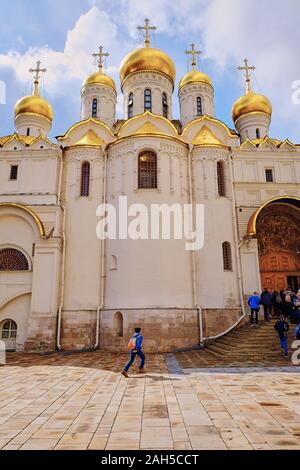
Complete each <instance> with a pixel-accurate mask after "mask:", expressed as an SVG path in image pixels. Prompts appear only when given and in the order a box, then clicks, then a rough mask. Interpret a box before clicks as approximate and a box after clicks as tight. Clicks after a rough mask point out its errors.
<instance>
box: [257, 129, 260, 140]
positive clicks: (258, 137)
mask: <svg viewBox="0 0 300 470" xmlns="http://www.w3.org/2000/svg"><path fill="white" fill-rule="evenodd" d="M256 138H257V139H260V130H259V129H258V128H257V129H256Z"/></svg>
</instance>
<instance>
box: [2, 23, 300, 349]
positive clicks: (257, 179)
mask: <svg viewBox="0 0 300 470" xmlns="http://www.w3.org/2000/svg"><path fill="white" fill-rule="evenodd" d="M143 29H144V30H145V32H146V34H145V36H146V40H145V47H142V48H139V49H137V50H135V51H133V52H130V53H129V54H128V55H127V56H126V57H125V59H124V61H123V62H122V65H121V67H120V81H121V90H122V93H123V100H124V119H119V120H116V102H117V93H116V85H115V83H114V81H113V80H112V78H110V77H109V76H108V75H107V74H105V73H104V72H103V57H104V56H105V55H106V54H104V52H103V49H102V47H101V48H100V51H99V54H96V55H97V56H98V57H99V70H98V71H97V72H96V73H94V74H92V75H91V76H89V77H88V78H87V79H86V80H85V82H84V84H83V87H82V90H81V102H82V106H81V120H80V122H77V123H76V124H74V125H73V126H72V127H71V128H70V129H69V130H68V131H67V132H66V134H65V135H63V136H59V137H57V142H52V141H50V140H49V138H48V137H47V135H48V133H49V131H50V129H51V125H52V121H53V111H52V108H51V106H50V104H49V103H48V102H47V101H46V100H45V99H44V98H42V97H41V96H40V94H39V78H40V74H41V73H42V72H43V71H44V69H41V67H40V62H38V64H37V68H36V70H31V72H33V73H35V82H34V91H33V95H32V96H26V97H24V98H22V99H21V100H20V101H18V103H17V104H16V108H15V126H16V131H15V133H12V134H11V135H9V136H5V137H1V138H0V339H2V340H3V341H4V342H5V343H6V347H7V349H8V350H17V351H21V350H27V351H32V350H36V351H39V350H41V349H47V350H51V351H53V350H55V349H59V350H72V349H89V348H91V349H93V348H95V349H98V348H100V349H103V350H110V351H123V350H126V347H127V343H128V338H129V337H130V335H131V332H132V329H133V328H134V327H135V326H140V327H142V328H143V332H144V335H145V347H146V351H172V350H175V349H177V348H189V347H193V346H196V345H199V344H203V343H205V341H207V340H208V339H210V338H213V337H216V336H218V335H222V334H224V333H225V332H227V331H228V330H230V329H231V328H234V327H236V326H238V325H239V324H240V323H241V322H243V321H244V319H245V318H247V307H245V300H246V298H247V296H248V295H249V294H251V293H252V292H253V291H254V290H258V291H260V290H261V289H262V287H268V288H270V289H272V290H274V289H277V290H280V289H284V288H286V287H287V285H290V286H291V287H292V288H293V289H294V290H296V289H297V288H298V287H300V155H299V153H300V146H299V145H295V144H293V143H291V142H290V141H288V140H285V141H283V142H282V141H280V140H277V139H274V138H271V137H270V136H269V126H270V122H271V115H272V106H271V104H270V102H269V100H268V99H267V98H266V97H265V96H263V95H260V94H257V93H255V92H254V91H252V89H251V83H250V71H251V70H252V68H253V67H250V66H249V65H248V61H247V60H245V66H244V67H240V69H241V70H242V71H243V72H245V76H246V92H245V95H244V96H242V97H240V98H239V99H238V100H237V101H236V103H235V104H234V106H233V111H232V117H233V121H234V124H235V130H234V129H230V128H229V127H228V126H227V125H226V124H224V123H223V122H221V121H220V120H219V119H218V118H217V117H216V116H215V110H214V87H213V83H212V80H211V78H210V77H209V76H208V75H206V74H205V73H203V72H201V71H199V70H197V68H196V61H195V57H196V54H197V53H198V52H199V51H196V50H195V47H194V45H192V48H191V50H190V51H187V52H189V53H190V54H191V57H192V67H191V71H190V72H189V73H187V74H186V75H185V76H184V77H183V78H182V79H181V81H180V83H179V88H178V90H176V92H177V91H178V99H179V104H180V119H179V120H174V119H173V116H172V101H173V93H174V91H175V90H174V85H175V75H176V71H175V65H174V63H173V61H172V59H171V58H170V57H169V56H168V55H167V54H165V53H164V52H163V51H161V50H159V49H155V48H152V47H151V46H150V41H149V31H150V29H151V28H150V27H149V21H148V20H147V21H146V26H145V27H144V28H143ZM58 118H59V117H58ZM119 196H127V198H128V204H134V203H143V204H145V205H146V206H147V207H148V206H150V205H151V204H168V205H172V204H181V205H183V204H189V203H192V204H193V205H195V204H203V205H204V207H205V243H204V247H203V249H202V250H200V251H193V252H190V251H187V250H186V249H185V241H184V240H172V239H171V240H120V239H115V240H114V239H107V240H101V239H99V238H97V237H96V226H97V223H98V219H97V217H96V211H97V207H98V206H99V205H100V204H103V203H110V204H113V205H116V204H117V203H118V200H119Z"/></svg>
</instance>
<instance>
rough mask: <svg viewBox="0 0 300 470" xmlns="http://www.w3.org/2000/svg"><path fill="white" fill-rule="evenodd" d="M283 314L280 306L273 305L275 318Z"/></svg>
mask: <svg viewBox="0 0 300 470" xmlns="http://www.w3.org/2000/svg"><path fill="white" fill-rule="evenodd" d="M282 312H283V309H282V304H277V303H275V304H274V315H275V317H279V315H280V314H281V313H282Z"/></svg>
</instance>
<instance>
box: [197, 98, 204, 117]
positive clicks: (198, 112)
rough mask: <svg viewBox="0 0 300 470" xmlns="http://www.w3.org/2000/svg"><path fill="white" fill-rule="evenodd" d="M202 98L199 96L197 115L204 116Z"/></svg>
mask: <svg viewBox="0 0 300 470" xmlns="http://www.w3.org/2000/svg"><path fill="white" fill-rule="evenodd" d="M202 114H203V111H202V98H201V96H197V116H202Z"/></svg>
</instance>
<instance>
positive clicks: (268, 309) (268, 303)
mask: <svg viewBox="0 0 300 470" xmlns="http://www.w3.org/2000/svg"><path fill="white" fill-rule="evenodd" d="M260 303H261V305H262V306H263V307H264V315H265V321H270V316H271V313H272V303H273V298H272V295H271V294H270V292H269V291H268V289H267V288H265V289H264V291H263V292H262V294H261V296H260Z"/></svg>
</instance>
